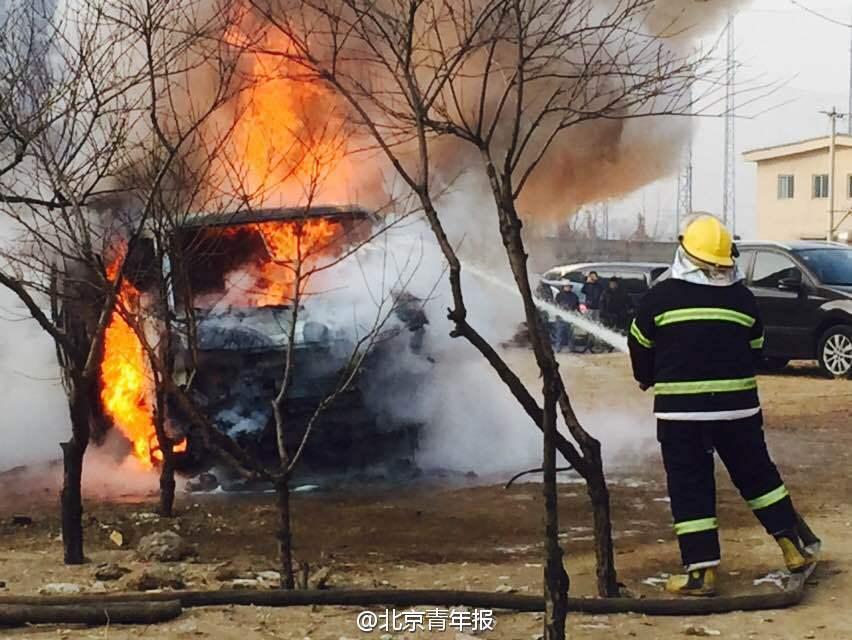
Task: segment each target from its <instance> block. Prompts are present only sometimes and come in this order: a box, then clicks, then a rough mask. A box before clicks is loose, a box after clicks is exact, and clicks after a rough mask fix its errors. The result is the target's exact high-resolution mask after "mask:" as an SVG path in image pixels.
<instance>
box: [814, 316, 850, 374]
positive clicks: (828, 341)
mask: <svg viewBox="0 0 852 640" xmlns="http://www.w3.org/2000/svg"><path fill="white" fill-rule="evenodd" d="M818 357H819V366H820V367H821V368H822V370H823V371H825V372H826V373H827V374H828V375H830V376H832V377H834V378H843V377H846V376H848V375H849V374H850V373H852V327H849V326H845V325H838V326H836V327H831V328H830V329H829V330H828V331H826V332H825V333H824V334H823V335H822V338H821V339H820V341H819V351H818Z"/></svg>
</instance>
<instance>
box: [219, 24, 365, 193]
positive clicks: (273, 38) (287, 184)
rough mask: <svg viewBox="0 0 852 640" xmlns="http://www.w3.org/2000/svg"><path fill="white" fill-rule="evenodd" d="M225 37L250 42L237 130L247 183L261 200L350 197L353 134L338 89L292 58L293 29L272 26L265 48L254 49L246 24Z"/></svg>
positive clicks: (233, 41) (243, 186)
mask: <svg viewBox="0 0 852 640" xmlns="http://www.w3.org/2000/svg"><path fill="white" fill-rule="evenodd" d="M225 37H226V39H227V40H228V41H229V42H231V44H233V45H235V46H238V47H243V48H244V49H245V52H244V55H245V56H246V57H247V58H248V64H249V65H250V69H249V72H248V76H249V82H248V88H247V89H246V90H245V91H244V92H243V93H242V94H241V97H240V99H239V101H238V105H237V116H238V119H237V121H236V123H235V126H234V130H233V141H234V147H235V154H234V155H235V157H237V158H239V161H237V162H236V163H235V164H236V167H235V169H236V173H237V174H238V175H239V180H240V182H241V189H242V190H244V191H246V192H247V195H248V196H249V197H250V198H251V199H252V200H253V201H255V202H267V203H271V204H276V205H283V204H292V203H294V202H299V201H305V200H314V201H316V200H320V199H321V200H323V201H326V202H343V201H345V200H346V199H347V193H346V192H347V185H348V180H347V175H348V173H349V171H348V168H347V166H346V165H347V163H346V162H345V155H346V136H345V133H344V129H343V126H342V125H341V124H340V123H341V119H340V118H338V117H336V116H335V113H334V112H335V110H336V109H335V104H336V100H335V99H334V96H333V94H332V93H331V92H330V91H329V90H328V89H327V88H326V87H324V86H323V85H321V84H319V83H318V82H311V81H306V80H305V79H304V77H303V76H304V73H303V71H302V70H301V69H300V68H299V67H298V65H297V64H296V63H294V62H292V61H291V60H290V59H289V58H288V54H289V52H290V49H291V47H292V45H291V43H290V41H289V40H288V39H287V37H286V36H284V35H282V34H280V33H276V34H266V35H265V37H264V38H263V41H262V47H261V48H262V51H254V52H250V51H251V47H250V45H248V44H246V38H245V36H243V34H242V33H241V32H236V31H234V30H231V31H229V33H227V34H226V36H225ZM300 76H302V77H300Z"/></svg>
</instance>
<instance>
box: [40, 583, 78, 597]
mask: <svg viewBox="0 0 852 640" xmlns="http://www.w3.org/2000/svg"><path fill="white" fill-rule="evenodd" d="M82 590H83V588H82V587H81V586H80V585H79V584H74V583H73V582H51V583H49V584H46V585H44V586H43V587H42V588H41V589H39V590H38V592H39V593H40V594H42V595H44V596H59V595H72V594H75V593H80V592H81V591H82Z"/></svg>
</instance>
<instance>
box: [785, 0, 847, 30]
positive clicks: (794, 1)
mask: <svg viewBox="0 0 852 640" xmlns="http://www.w3.org/2000/svg"><path fill="white" fill-rule="evenodd" d="M790 4H792V5H793V6H794V7H798V8H799V9H801V10H802V11H806V12H807V13H810V14H811V15H814V16H816V17H817V18H821V19H823V20H825V21H827V22H831V23H833V24H836V25H840V26H841V27H846V28H847V29H852V24H850V23H848V22H843V21H842V20H837V19H836V18H832V17H831V16H827V15H825V14H824V13H821V12H819V11H817V10H816V9H811V8H810V7H808V6H805V5H803V4H802V3H801V2H798V0H790Z"/></svg>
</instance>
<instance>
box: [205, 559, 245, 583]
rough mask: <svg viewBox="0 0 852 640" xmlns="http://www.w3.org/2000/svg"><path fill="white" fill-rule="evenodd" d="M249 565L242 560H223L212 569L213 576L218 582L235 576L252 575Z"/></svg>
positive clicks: (235, 577) (232, 578) (233, 578)
mask: <svg viewBox="0 0 852 640" xmlns="http://www.w3.org/2000/svg"><path fill="white" fill-rule="evenodd" d="M252 573H253V572H252V570H251V565H250V564H249V563H247V562H242V561H239V560H237V561H231V560H229V561H228V562H223V563H222V564H220V565H218V566H216V567H215V568H214V569H213V577H214V578H216V580H219V581H220V582H227V581H229V580H236V579H237V578H248V577H251V575H252Z"/></svg>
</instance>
